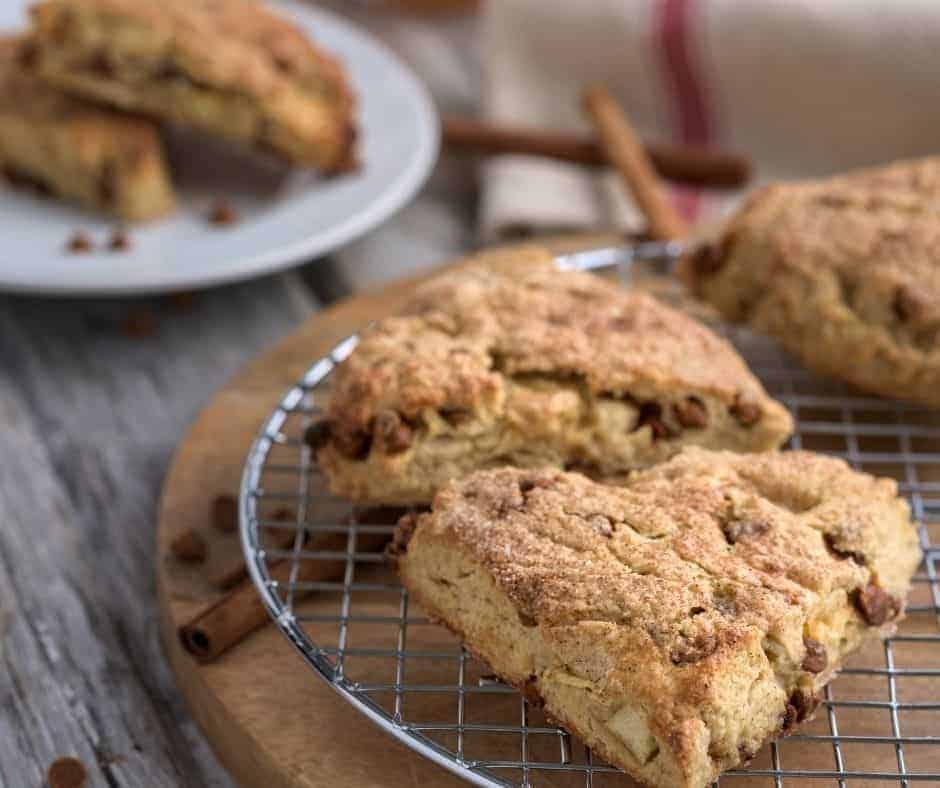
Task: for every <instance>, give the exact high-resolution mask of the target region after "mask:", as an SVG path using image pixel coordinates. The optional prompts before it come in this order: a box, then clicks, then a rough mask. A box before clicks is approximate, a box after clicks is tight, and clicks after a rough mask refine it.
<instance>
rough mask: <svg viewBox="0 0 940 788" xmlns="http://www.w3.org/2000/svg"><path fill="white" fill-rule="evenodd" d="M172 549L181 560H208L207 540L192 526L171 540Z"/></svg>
mask: <svg viewBox="0 0 940 788" xmlns="http://www.w3.org/2000/svg"><path fill="white" fill-rule="evenodd" d="M170 550H171V552H172V553H173V555H174V556H175V557H176V558H178V559H179V560H180V561H184V562H186V563H191V564H195V563H201V562H203V561H205V560H206V555H207V553H208V550H207V548H206V541H205V539H203V538H202V537H201V536H200V535H199V534H197V533H196V532H195V531H194V530H193V529H192V528H187V529H186V530H185V531H183V532H182V533H180V534H178V535H177V536H176V537H175V538H174V539H173V541H172V542H170Z"/></svg>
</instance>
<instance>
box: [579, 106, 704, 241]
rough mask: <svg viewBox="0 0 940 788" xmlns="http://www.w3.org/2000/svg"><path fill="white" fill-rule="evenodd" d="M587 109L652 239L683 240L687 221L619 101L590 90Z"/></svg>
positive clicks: (607, 154) (601, 141) (686, 230)
mask: <svg viewBox="0 0 940 788" xmlns="http://www.w3.org/2000/svg"><path fill="white" fill-rule="evenodd" d="M584 110H585V113H586V114H587V115H588V117H589V118H590V120H591V122H592V123H593V124H594V129H595V131H596V132H597V136H598V138H599V140H600V143H601V147H602V148H603V149H604V153H605V154H606V156H607V159H608V161H609V162H610V163H611V164H612V165H613V166H614V167H616V168H617V171H618V172H619V173H620V175H621V177H622V178H623V181H624V184H625V185H626V187H627V188H628V189H629V190H630V192H631V193H632V194H633V198H634V199H635V200H636V202H637V205H639V207H640V210H641V211H642V212H643V215H644V216H645V217H646V222H647V233H648V234H649V236H650V237H651V238H654V239H656V240H659V241H669V240H672V239H676V238H684V237H685V235H686V234H687V233H688V227H687V226H686V223H685V220H684V219H683V218H682V217H681V216H680V215H679V214H678V212H677V211H676V209H675V208H674V207H673V205H672V203H671V202H670V201H669V195H668V194H666V190H665V188H664V187H663V184H662V182H661V181H660V180H659V177H658V176H657V175H656V171H655V170H654V169H653V164H652V162H651V161H650V158H649V156H648V155H647V154H646V151H645V150H644V149H643V143H642V142H640V138H639V137H638V136H637V133H636V131H635V130H634V128H633V125H632V124H631V123H630V120H629V119H628V118H627V116H626V114H624V112H623V110H622V109H621V108H620V106H619V105H618V104H617V101H616V99H614V97H613V96H612V95H611V94H610V92H609V91H608V90H607V89H606V88H603V87H591V88H588V89H587V90H585V91H584Z"/></svg>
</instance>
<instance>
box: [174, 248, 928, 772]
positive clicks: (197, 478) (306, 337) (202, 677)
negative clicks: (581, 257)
mask: <svg viewBox="0 0 940 788" xmlns="http://www.w3.org/2000/svg"><path fill="white" fill-rule="evenodd" d="M588 240H590V241H593V242H602V241H605V240H609V238H607V239H605V238H602V237H598V236H593V237H591V238H584V237H581V238H576V239H571V238H568V239H565V240H561V241H557V242H554V243H550V244H547V245H548V246H549V248H551V249H552V250H553V251H555V252H560V251H564V250H569V249H575V248H584V247H585V245H586V243H585V242H586V241H588ZM465 262H466V260H464V261H457V262H456V263H455V265H460V264H463V263H465ZM419 281H420V279H412V280H406V281H401V282H397V283H395V284H393V285H390V286H388V287H386V288H385V289H383V290H382V291H381V292H376V293H370V294H366V295H361V296H358V297H355V298H352V299H349V300H346V301H343V302H341V303H338V304H337V305H335V306H333V307H331V308H329V309H327V310H325V311H323V312H320V313H318V314H316V315H314V316H313V317H311V318H310V319H309V320H308V321H307V322H306V323H304V324H303V325H302V326H300V328H298V329H297V331H296V332H295V333H294V334H292V335H291V336H289V337H288V338H287V339H285V340H283V341H282V342H281V343H280V344H278V345H276V346H275V347H274V348H272V349H271V350H270V351H269V352H267V353H265V354H264V355H262V356H261V357H259V358H258V359H256V360H254V361H252V362H251V363H249V364H248V365H247V366H246V367H245V368H244V369H242V371H241V372H240V373H238V374H237V375H236V376H235V377H234V378H233V379H232V380H231V381H230V382H229V383H228V385H226V386H225V387H224V388H223V389H222V390H221V391H219V392H218V393H217V394H216V395H215V396H214V397H213V399H212V400H211V401H210V402H209V404H208V405H207V406H206V408H205V410H203V411H202V413H201V414H200V415H199V416H198V418H197V419H196V420H195V422H194V423H193V425H192V426H191V428H190V430H189V432H188V433H187V435H186V436H185V438H184V439H183V441H182V442H181V443H180V445H179V447H178V449H177V452H176V455H175V457H174V460H173V462H172V465H171V468H170V470H169V473H168V474H167V477H166V481H165V484H164V489H163V495H162V500H161V506H160V513H159V525H158V528H159V529H158V534H157V556H158V559H157V589H158V598H159V606H160V615H161V622H160V624H161V633H162V637H163V641H164V646H165V650H166V653H167V657H168V659H169V662H170V664H171V667H172V669H173V671H174V673H175V675H176V679H177V682H178V684H179V688H180V690H181V691H182V693H183V695H184V696H185V698H186V700H187V703H188V705H189V709H190V711H191V712H192V714H193V716H194V717H195V719H196V720H197V722H198V723H199V725H200V726H201V727H202V729H203V731H204V732H205V734H206V735H207V737H208V738H209V740H210V742H211V743H212V746H213V748H214V749H215V751H216V753H217V755H218V756H219V758H220V759H221V760H222V762H223V763H224V765H225V766H226V767H227V768H228V769H229V770H230V771H231V773H232V774H233V776H234V777H235V779H236V780H237V781H238V782H239V783H241V784H243V785H245V786H263V787H264V788H268V787H269V786H272V787H274V788H278V787H280V786H283V787H284V788H310V787H311V786H324V785H329V786H331V787H336V788H343V787H344V786H371V785H375V786H379V785H381V786H408V785H413V786H416V787H417V786H427V785H435V786H442V785H443V786H458V785H465V783H463V782H462V781H461V780H459V779H458V778H456V777H455V776H453V775H451V774H450V773H448V772H446V771H445V770H443V769H441V768H440V767H437V766H435V765H434V764H432V763H431V762H430V761H428V760H426V759H424V758H423V757H421V756H419V755H417V754H416V753H414V752H412V751H411V750H409V749H407V748H406V747H404V746H403V745H401V744H399V743H397V742H396V741H395V740H394V739H393V738H392V737H391V736H389V735H387V734H386V733H383V732H382V731H380V730H379V729H378V728H377V727H375V726H374V725H373V724H372V723H371V722H369V721H368V720H367V719H366V718H365V717H364V716H362V715H361V714H359V713H358V712H357V711H355V710H354V709H353V708H352V707H351V706H349V705H348V704H347V703H346V702H345V701H344V700H343V699H342V698H341V697H339V696H338V695H337V694H335V693H334V692H333V691H332V690H331V689H330V688H329V687H328V686H327V685H326V684H325V683H323V682H321V681H320V680H319V679H318V678H317V677H316V676H315V675H314V673H313V672H312V671H311V670H310V669H309V668H308V667H307V666H306V665H305V664H304V663H303V661H302V660H301V658H300V657H299V655H297V654H296V653H295V651H294V650H293V648H292V647H291V646H290V645H289V644H288V642H287V641H286V639H285V638H284V637H283V636H282V635H281V634H280V632H278V631H277V630H276V629H275V627H274V626H271V625H268V626H266V627H265V628H263V629H262V630H260V631H258V632H256V633H255V634H253V635H252V636H250V637H249V638H248V639H247V640H245V641H244V642H242V643H241V644H240V645H238V646H237V647H235V648H234V649H233V650H231V651H229V652H228V653H227V654H225V655H224V656H223V657H222V658H220V659H219V660H217V661H215V662H214V663H212V664H208V665H200V664H198V663H197V662H196V661H195V660H194V659H192V658H191V657H190V656H189V655H188V654H187V653H186V652H185V651H184V650H183V649H182V647H181V646H180V644H179V642H178V640H177V628H178V627H179V625H180V624H182V623H184V622H186V621H188V620H189V619H191V618H192V617H193V615H195V614H196V613H198V612H199V611H200V610H202V609H203V608H205V607H206V606H207V605H208V604H210V603H211V602H213V601H214V600H215V599H217V598H218V597H219V595H220V594H219V592H218V591H216V590H215V589H214V588H213V587H212V586H211V585H210V583H209V582H208V580H207V577H209V576H212V575H213V574H214V573H215V572H217V571H218V569H219V567H220V566H221V565H222V564H225V563H228V562H230V561H231V560H232V559H233V558H235V557H236V556H237V555H238V554H239V553H240V546H239V544H238V537H237V534H219V533H216V532H214V531H213V530H212V529H211V528H210V526H209V507H210V503H211V501H212V500H213V498H214V497H215V496H217V495H219V494H225V493H227V494H231V495H235V494H237V491H238V486H239V481H240V477H241V472H242V464H243V461H244V458H245V455H246V453H247V451H248V448H249V446H250V444H251V442H252V441H253V440H254V438H255V436H256V433H257V431H258V429H259V425H260V424H261V423H262V421H263V419H264V418H265V417H266V416H267V415H268V414H269V413H270V412H271V411H272V409H273V408H274V406H275V405H276V403H277V402H278V401H279V399H280V397H281V396H282V395H283V393H284V392H285V391H286V389H287V388H288V387H289V386H290V385H291V384H292V383H293V382H294V381H296V380H297V379H298V378H299V377H300V376H301V375H302V374H303V373H304V372H305V371H306V369H307V368H308V366H309V365H310V363H311V361H313V360H314V359H316V358H317V357H318V356H320V355H322V354H324V353H325V352H326V351H328V350H329V349H330V348H331V347H332V346H333V345H334V344H335V343H336V342H337V341H338V340H340V339H342V338H343V337H345V336H347V335H348V334H350V333H352V332H353V331H356V330H357V329H359V328H361V327H362V326H364V325H366V324H367V323H368V322H369V321H370V320H373V319H375V318H377V317H380V316H382V315H385V314H388V313H390V312H392V311H394V310H395V309H396V307H397V306H398V305H400V304H401V303H402V302H403V301H404V300H405V299H406V298H407V297H408V296H409V295H410V293H411V292H412V291H413V289H414V287H415V285H416V284H417V283H418V282H419ZM807 448H821V449H822V448H826V447H825V446H823V445H820V446H814V445H807ZM187 528H192V529H195V530H196V531H198V532H199V533H200V534H201V535H203V536H204V537H206V539H207V541H208V542H209V548H210V549H209V560H208V562H207V563H205V564H200V565H197V566H193V565H185V564H182V563H180V562H179V561H178V560H176V559H174V558H173V557H172V556H171V555H170V552H169V544H170V542H171V541H172V539H173V538H174V536H175V535H177V534H178V533H180V532H181V531H183V530H185V529H187ZM918 591H919V593H918V594H917V596H918V598H917V600H916V601H918V602H924V601H927V600H929V594H926V593H925V592H927V591H928V589H927V588H925V587H922V588H921V589H918ZM925 597H926V599H925ZM935 626H936V625H935V622H932V617H930V616H917V617H913V616H912V617H911V618H909V620H908V622H906V623H905V627H910V631H913V632H923V633H931V632H935V631H936V629H935ZM430 629H434V630H436V629H438V628H436V627H434V628H430ZM905 648H906V650H904V651H903V655H904V656H903V659H904V662H905V663H906V664H910V665H929V664H934V665H936V664H937V663H936V659H937V656H938V654H937V653H936V648H934V650H933V651H934V653H932V654H931V653H930V647H929V646H927V645H924V646H921V645H920V644H909V646H906V647H905ZM883 660H884V656H883V653H882V647H881V645H880V644H879V643H872V644H871V646H870V647H869V648H867V649H865V650H864V651H863V653H862V654H860V655H859V656H858V657H857V658H855V659H854V660H853V664H855V665H860V666H867V665H871V666H873V667H876V666H881V665H883V664H884V661H883ZM846 678H849V677H846ZM839 687H840V689H839V699H840V700H844V699H848V700H851V699H853V698H855V699H858V700H863V699H872V698H877V699H879V700H888V697H889V687H888V683H887V681H886V679H885V677H884V676H883V675H873V676H852V677H851V681H846V679H840V680H839ZM897 694H898V698H899V699H900V700H905V701H910V700H923V701H926V700H933V701H934V702H936V700H937V698H940V679H937V678H926V677H924V678H919V679H911V680H906V682H905V684H904V686H903V687H898V688H897ZM430 702H433V701H432V700H431V699H429V703H430ZM514 713H515V712H514ZM887 714H888V711H887V710H886V709H884V708H879V709H858V710H857V711H853V712H852V716H851V717H848V716H847V715H846V713H844V712H843V710H841V709H840V713H839V720H840V724H841V725H842V730H841V731H840V732H841V733H842V734H843V735H850V736H885V735H890V726H889V725H888V724H887V723H888V721H887V716H886V715H887ZM818 716H819V718H818V719H817V720H816V721H815V722H814V723H813V724H812V725H811V727H810V730H811V732H813V733H820V734H827V733H828V732H829V729H828V724H827V721H826V714H825V711H824V710H823V711H821V712H820V714H819V715H818ZM849 719H850V720H851V725H850V726H848V727H847V726H846V720H849ZM936 719H937V717H936V716H935V715H932V714H930V713H924V714H919V715H914V714H905V715H902V727H903V729H904V730H903V734H904V735H906V736H918V735H920V736H925V735H935V734H936V729H935V723H936ZM780 750H781V756H782V759H783V764H782V765H783V768H784V769H787V768H790V769H793V768H801V769H818V770H824V771H830V772H831V771H832V770H833V769H834V766H835V764H834V753H833V747H832V744H831V743H830V742H827V741H812V742H808V741H798V740H789V741H787V742H786V743H784V744H782V745H781V747H780ZM906 751H907V752H909V753H910V754H909V755H908V764H907V768H908V769H910V770H911V771H926V770H927V766H928V764H927V762H925V761H924V758H927V759H928V760H929V759H930V758H931V757H932V756H935V755H936V752H937V750H936V749H934V748H933V747H921V748H919V750H918V747H917V745H913V748H910V747H909V748H906ZM843 756H844V758H845V761H846V764H845V767H846V769H849V770H858V771H880V772H883V773H884V772H894V771H896V770H897V758H896V753H895V750H894V746H893V745H892V744H888V743H884V744H869V743H862V742H859V743H858V744H847V745H844V746H843ZM755 766H756V767H757V768H765V769H766V768H770V766H771V761H770V754H769V751H768V748H765V749H764V751H763V752H762V753H761V754H760V755H759V757H758V759H757V761H756V762H755ZM507 777H509V775H507ZM607 777H610V778H616V779H613V780H611V781H610V782H609V784H611V785H619V786H622V785H624V784H625V783H624V780H623V778H622V777H620V776H617V775H607ZM602 778H604V775H599V776H598V779H595V782H594V784H595V785H600V784H604V785H607V784H608V781H607V780H605V779H602ZM533 781H534V782H535V783H536V784H538V785H561V784H571V783H570V782H565V783H562V781H561V779H560V777H556V776H554V775H551V774H547V773H544V772H541V773H539V776H538V778H537V779H535V778H534V777H533ZM800 783H801V784H803V782H802V781H800ZM580 784H581V785H583V784H584V783H583V778H581V779H580ZM732 784H733V785H734V786H735V788H738V787H739V786H747V788H750V786H752V785H753V786H758V785H772V784H773V779H772V778H770V777H766V776H764V777H753V778H752V777H745V778H742V777H737V778H735V779H734V780H733V783H732ZM787 784H790V779H789V778H788V779H787ZM794 784H795V783H794ZM806 784H807V785H809V784H813V785H820V784H825V785H834V784H836V783H835V780H833V779H831V778H830V779H823V780H814V781H813V782H812V783H806ZM852 784H853V785H865V784H871V785H875V784H877V783H875V782H872V783H869V782H868V781H866V780H853V781H852Z"/></svg>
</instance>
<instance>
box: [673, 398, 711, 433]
mask: <svg viewBox="0 0 940 788" xmlns="http://www.w3.org/2000/svg"><path fill="white" fill-rule="evenodd" d="M672 413H673V415H674V416H675V417H676V421H678V422H679V424H681V425H682V426H683V427H685V428H686V429H693V430H701V429H704V428H705V427H707V426H708V411H707V410H706V409H705V403H704V402H702V400H700V399H699V398H698V397H686V398H685V399H684V400H683V401H682V402H677V403H676V404H675V405H673V406H672Z"/></svg>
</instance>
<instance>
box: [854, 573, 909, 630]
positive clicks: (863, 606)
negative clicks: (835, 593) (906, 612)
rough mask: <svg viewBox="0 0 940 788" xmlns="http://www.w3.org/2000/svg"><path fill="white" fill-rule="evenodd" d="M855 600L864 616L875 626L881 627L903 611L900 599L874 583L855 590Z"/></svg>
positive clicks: (856, 605)
mask: <svg viewBox="0 0 940 788" xmlns="http://www.w3.org/2000/svg"><path fill="white" fill-rule="evenodd" d="M853 601H854V602H855V607H856V608H857V609H858V612H859V613H861V615H862V618H864V619H865V621H867V622H868V623H869V624H870V625H871V626H873V627H879V626H881V625H882V624H884V623H885V622H887V621H890V620H891V619H893V618H895V617H896V616H897V615H898V613H899V612H900V611H901V605H900V603H899V602H898V600H897V599H895V598H894V597H893V596H891V594H889V593H888V592H887V591H885V590H884V589H883V588H881V586H876V585H875V584H874V583H869V584H868V585H867V586H865V587H864V588H859V589H858V590H857V591H856V592H855V596H854V600H853Z"/></svg>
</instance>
